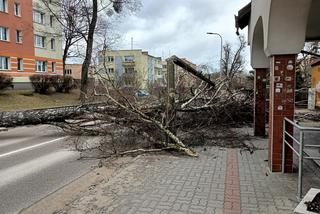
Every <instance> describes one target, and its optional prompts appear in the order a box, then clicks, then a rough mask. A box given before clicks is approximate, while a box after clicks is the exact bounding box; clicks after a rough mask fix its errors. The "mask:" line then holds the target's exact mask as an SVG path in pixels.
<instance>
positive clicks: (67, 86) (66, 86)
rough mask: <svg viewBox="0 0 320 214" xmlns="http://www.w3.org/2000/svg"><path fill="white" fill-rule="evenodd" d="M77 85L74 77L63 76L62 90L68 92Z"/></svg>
mask: <svg viewBox="0 0 320 214" xmlns="http://www.w3.org/2000/svg"><path fill="white" fill-rule="evenodd" d="M76 87H77V86H76V84H75V81H74V79H73V78H72V77H71V76H64V77H63V92H64V93H69V92H70V91H71V90H72V89H75V88H76Z"/></svg>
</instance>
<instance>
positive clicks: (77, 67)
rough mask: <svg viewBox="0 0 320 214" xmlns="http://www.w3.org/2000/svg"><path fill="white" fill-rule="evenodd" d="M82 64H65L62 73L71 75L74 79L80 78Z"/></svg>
mask: <svg viewBox="0 0 320 214" xmlns="http://www.w3.org/2000/svg"><path fill="white" fill-rule="evenodd" d="M81 69H82V64H66V66H65V70H64V75H66V76H71V77H72V78H73V79H75V80H81Z"/></svg>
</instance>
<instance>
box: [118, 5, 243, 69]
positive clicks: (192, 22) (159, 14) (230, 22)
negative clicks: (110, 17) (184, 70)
mask: <svg viewBox="0 0 320 214" xmlns="http://www.w3.org/2000/svg"><path fill="white" fill-rule="evenodd" d="M248 1H249V0H231V1H225V0H142V4H143V8H141V11H139V12H138V13H137V14H136V15H134V16H131V17H126V18H125V19H124V20H123V21H122V23H120V25H119V26H118V27H119V31H120V32H121V33H122V34H124V35H125V36H124V38H123V43H122V44H120V47H121V48H124V49H128V48H129V47H130V38H131V37H133V38H134V41H135V43H136V45H135V48H139V49H144V50H147V51H149V52H150V53H151V54H154V55H157V56H162V55H165V56H168V54H169V52H170V53H171V54H177V55H179V56H182V57H187V58H189V59H190V60H191V61H194V62H195V63H207V62H208V61H210V62H211V63H215V65H214V66H215V67H217V65H216V64H217V61H218V60H219V56H220V43H219V38H218V37H217V38H215V37H213V36H208V35H206V32H207V31H215V32H219V33H221V34H222V35H223V37H224V40H228V41H230V42H231V43H234V42H237V37H236V35H235V28H234V14H235V13H236V12H237V11H238V10H239V9H240V8H241V7H243V6H244V5H246V4H247V3H248Z"/></svg>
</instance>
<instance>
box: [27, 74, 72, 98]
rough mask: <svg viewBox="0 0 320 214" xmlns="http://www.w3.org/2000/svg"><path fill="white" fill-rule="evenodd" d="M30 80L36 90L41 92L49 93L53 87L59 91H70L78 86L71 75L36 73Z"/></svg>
mask: <svg viewBox="0 0 320 214" xmlns="http://www.w3.org/2000/svg"><path fill="white" fill-rule="evenodd" d="M30 80H31V84H32V86H33V88H34V90H35V92H37V93H40V94H49V93H50V89H51V88H53V89H54V91H55V92H59V93H69V92H70V91H71V90H72V89H74V88H76V86H75V83H74V80H73V78H72V77H70V76H61V75H43V74H35V75H33V76H31V77H30Z"/></svg>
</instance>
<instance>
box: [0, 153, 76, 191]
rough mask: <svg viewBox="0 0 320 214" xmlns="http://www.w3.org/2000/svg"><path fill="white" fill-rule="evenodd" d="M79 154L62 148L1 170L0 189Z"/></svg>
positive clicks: (74, 157)
mask: <svg viewBox="0 0 320 214" xmlns="http://www.w3.org/2000/svg"><path fill="white" fill-rule="evenodd" d="M78 156H79V155H78V153H77V152H73V151H68V150H62V151H58V152H54V153H50V154H48V155H44V156H41V157H39V158H36V159H33V160H31V161H28V162H24V163H20V164H17V165H15V166H12V167H9V168H6V169H4V170H0V178H1V179H0V189H1V188H2V187H4V186H6V185H7V184H10V183H13V182H16V181H17V180H20V179H22V178H24V177H26V176H30V175H32V174H34V176H36V175H37V174H35V173H36V172H41V171H42V170H43V169H48V168H49V167H50V166H53V165H57V164H58V163H60V162H64V161H66V160H69V159H70V160H73V159H76V158H77V157H78Z"/></svg>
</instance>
